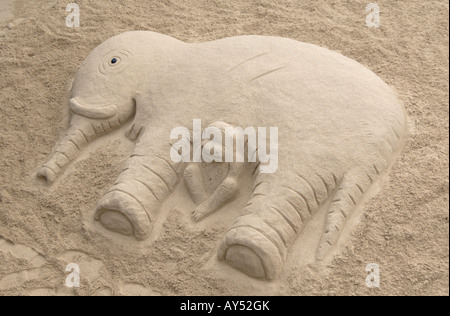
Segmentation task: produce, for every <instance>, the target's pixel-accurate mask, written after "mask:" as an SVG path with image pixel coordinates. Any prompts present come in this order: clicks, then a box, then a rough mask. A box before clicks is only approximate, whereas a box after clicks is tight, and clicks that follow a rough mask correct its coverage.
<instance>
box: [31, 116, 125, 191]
mask: <svg viewBox="0 0 450 316" xmlns="http://www.w3.org/2000/svg"><path fill="white" fill-rule="evenodd" d="M121 123H122V122H120V120H116V121H103V122H102V121H96V120H89V119H86V118H83V117H81V116H78V115H73V117H72V119H71V121H70V127H69V129H68V131H67V134H66V136H65V137H64V138H63V139H62V141H61V142H60V143H59V145H58V146H57V148H56V150H55V151H54V153H53V155H52V156H51V157H50V159H49V160H48V162H47V163H45V164H44V165H43V166H42V168H41V170H39V172H38V177H40V178H44V179H46V180H47V182H49V183H53V182H55V180H56V178H57V177H58V176H59V175H60V174H61V173H62V172H63V170H64V168H65V167H66V166H67V165H68V164H69V163H71V162H72V161H73V160H74V159H75V158H76V157H77V156H78V154H79V153H80V151H81V150H82V149H83V148H84V147H85V146H86V145H87V144H88V143H90V142H91V141H93V140H94V139H96V138H97V137H99V136H101V135H103V134H105V133H106V132H108V131H111V130H113V129H116V128H118V127H119V126H120V125H121Z"/></svg>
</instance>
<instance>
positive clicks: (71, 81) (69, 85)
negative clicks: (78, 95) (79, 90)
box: [67, 77, 75, 92]
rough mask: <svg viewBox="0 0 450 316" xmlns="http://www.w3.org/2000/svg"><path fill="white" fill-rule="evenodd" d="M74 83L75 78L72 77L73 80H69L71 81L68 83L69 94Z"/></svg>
mask: <svg viewBox="0 0 450 316" xmlns="http://www.w3.org/2000/svg"><path fill="white" fill-rule="evenodd" d="M74 82H75V77H72V78H71V79H69V81H67V91H68V92H72V89H73V83H74Z"/></svg>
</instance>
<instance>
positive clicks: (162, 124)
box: [39, 32, 406, 280]
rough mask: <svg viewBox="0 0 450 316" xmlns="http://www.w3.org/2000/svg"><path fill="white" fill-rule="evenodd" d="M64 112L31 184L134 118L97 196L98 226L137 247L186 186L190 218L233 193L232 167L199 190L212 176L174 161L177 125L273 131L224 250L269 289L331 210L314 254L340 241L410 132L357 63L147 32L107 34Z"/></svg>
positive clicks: (308, 48) (273, 45)
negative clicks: (317, 218) (264, 165)
mask: <svg viewBox="0 0 450 316" xmlns="http://www.w3.org/2000/svg"><path fill="white" fill-rule="evenodd" d="M69 107H70V111H71V120H70V128H69V129H68V131H67V135H66V136H65V138H64V139H62V140H61V142H60V144H59V146H57V148H56V150H55V152H54V153H53V154H52V156H51V157H50V159H49V161H48V162H47V163H46V164H45V165H44V166H43V167H42V169H41V170H40V171H39V176H41V177H43V178H45V179H47V181H48V182H54V181H55V180H56V178H57V177H58V175H59V174H61V173H62V172H63V171H64V168H65V167H66V166H67V165H68V164H69V163H70V162H71V161H73V160H74V159H75V158H76V156H77V154H78V153H79V152H80V151H81V150H82V149H83V148H84V147H85V146H86V145H87V144H88V143H89V142H91V141H92V140H94V139H96V138H97V137H99V136H101V135H103V134H105V133H108V132H110V131H112V130H114V129H117V128H119V127H121V126H122V125H124V124H125V123H126V122H127V121H129V120H133V122H132V124H131V127H130V129H129V130H128V132H127V136H128V137H129V138H130V139H132V140H136V147H135V150H134V152H133V154H132V155H131V157H130V158H129V160H128V162H127V166H126V168H125V169H124V170H123V172H122V173H121V174H120V176H119V177H118V179H117V181H116V182H115V184H114V185H113V186H112V187H111V189H110V190H108V191H107V192H106V193H105V195H104V196H103V198H102V199H101V200H100V202H99V204H98V208H97V212H96V219H97V220H98V221H100V222H101V223H102V224H103V226H105V227H106V228H107V229H109V230H111V231H114V232H117V233H121V234H124V235H130V236H134V237H135V238H136V239H138V240H144V239H145V238H146V237H147V236H148V234H149V232H150V231H151V227H152V222H153V221H154V220H155V217H156V216H157V214H158V209H159V207H160V205H161V203H162V202H163V201H164V200H165V199H166V198H167V196H168V195H169V194H170V193H171V191H172V190H173V189H174V187H175V186H176V184H177V183H178V182H179V180H180V178H181V177H183V176H184V177H185V183H186V184H187V187H188V188H189V192H190V193H191V196H192V198H193V200H194V202H195V203H196V204H197V207H196V210H195V212H194V213H195V214H194V219H195V220H201V219H202V218H204V217H205V216H207V215H209V214H211V213H212V212H213V211H214V210H215V209H217V208H218V207H219V206H220V204H223V203H226V202H227V201H229V200H231V199H232V198H233V196H234V194H235V192H236V191H237V190H238V189H239V184H238V181H237V180H236V179H237V178H238V177H239V174H240V171H239V170H240V167H236V166H234V165H233V164H224V165H223V166H222V167H223V170H222V173H221V174H217V176H216V177H211V179H213V178H214V179H213V180H214V181H215V184H214V185H211V187H212V188H213V189H212V190H211V188H210V190H209V192H205V191H204V190H205V186H203V187H202V185H201V184H200V183H201V181H199V180H198V179H199V177H201V175H200V174H201V173H202V172H211V170H213V172H214V170H218V168H216V167H217V166H215V167H213V168H212V169H211V170H210V171H205V170H204V171H201V170H200V171H199V169H198V168H199V167H198V166H193V165H192V164H187V163H173V162H172V161H171V159H170V156H169V152H170V144H169V134H170V131H171V129H172V128H174V127H176V126H191V125H192V120H193V119H194V118H201V119H202V120H203V121H204V122H208V124H211V123H213V122H218V121H221V122H226V124H230V125H232V126H241V127H247V126H255V127H278V129H279V137H278V139H279V140H278V143H279V144H278V146H279V161H278V164H279V165H278V169H277V171H276V172H275V173H261V172H260V169H259V168H255V167H254V166H250V165H251V164H241V167H242V166H244V168H254V174H253V183H254V186H253V194H252V196H251V197H250V199H249V201H248V204H247V206H246V207H245V208H244V209H243V210H242V212H241V215H240V216H239V217H238V218H237V219H236V221H235V223H234V225H232V227H230V229H229V230H228V232H227V233H226V234H225V236H223V239H222V241H221V242H220V248H219V253H218V256H219V258H220V259H223V260H226V261H227V262H228V263H229V264H230V265H231V266H233V267H235V268H237V269H239V270H241V271H243V272H244V273H246V274H248V275H249V276H253V277H258V278H265V279H269V280H270V279H274V278H276V277H277V276H278V275H279V274H280V272H281V270H282V267H283V264H284V262H285V260H286V256H287V254H288V251H289V249H290V247H291V245H292V244H293V242H294V241H295V240H296V237H297V236H298V235H299V233H300V232H301V231H302V228H303V227H304V225H305V224H306V223H307V222H308V220H309V219H310V218H311V217H312V216H314V214H315V213H316V212H317V211H318V210H319V209H320V208H321V207H322V206H324V205H325V204H326V203H327V202H328V203H329V206H328V218H327V222H326V223H324V231H323V232H318V233H322V234H323V236H322V241H321V243H320V246H319V248H318V250H317V257H318V258H319V259H320V258H323V257H324V256H325V255H326V254H327V252H328V251H329V250H330V249H331V248H332V247H333V245H335V244H336V241H337V240H338V238H339V234H340V231H341V230H342V229H343V227H344V225H345V223H346V221H347V218H348V216H349V215H350V214H351V212H352V210H354V209H355V207H356V205H357V204H358V203H360V201H361V200H362V198H363V197H364V195H365V192H367V190H368V189H369V188H370V187H371V185H372V183H373V182H374V181H376V180H377V179H378V178H379V176H380V175H381V174H382V173H383V172H385V171H386V169H387V167H388V165H389V164H390V163H391V162H392V160H393V155H394V152H396V151H397V150H398V149H399V148H400V146H401V144H402V139H403V137H404V135H405V125H406V124H405V120H406V119H405V112H404V108H403V105H402V104H401V103H400V102H399V101H398V99H397V97H396V94H395V93H394V92H393V90H392V89H391V88H390V87H389V86H388V85H387V84H385V83H384V82H383V81H382V80H381V79H380V78H379V77H377V76H376V75H375V74H374V73H372V72H371V71H369V70H368V69H366V68H365V67H363V66H362V65H360V64H359V63H357V62H355V61H353V60H350V59H348V58H346V57H344V56H342V55H340V54H338V53H336V52H332V51H329V50H327V49H324V48H320V47H317V46H314V45H310V44H305V43H301V42H297V41H294V40H290V39H285V38H275V37H260V36H243V37H233V38H227V39H222V40H218V41H213V42H208V43H195V44H188V43H184V42H181V41H178V40H176V39H174V38H171V37H168V36H164V35H161V34H157V33H152V32H128V33H124V34H122V35H119V36H116V37H113V38H111V39H109V40H107V41H105V42H104V43H103V44H101V45H100V46H98V47H97V48H96V49H94V50H93V51H92V52H91V54H90V55H89V56H88V57H87V58H86V60H85V61H84V62H83V63H82V65H81V66H80V68H79V70H78V73H77V75H76V78H75V80H74V83H73V88H72V91H71V95H70V101H69ZM220 124H225V123H220ZM220 124H219V125H220ZM203 166H205V169H206V168H207V167H208V166H207V165H205V164H203ZM245 166H246V167H245ZM206 187H208V186H206ZM202 190H203V191H202ZM326 205H328V204H326Z"/></svg>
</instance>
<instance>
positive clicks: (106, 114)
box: [69, 98, 119, 119]
mask: <svg viewBox="0 0 450 316" xmlns="http://www.w3.org/2000/svg"><path fill="white" fill-rule="evenodd" d="M69 106H70V109H71V110H72V111H73V112H74V113H76V114H78V115H81V116H84V117H86V118H90V119H107V118H111V117H113V116H114V115H115V114H116V113H117V111H118V110H119V108H118V107H117V105H115V104H111V105H104V106H98V107H87V106H84V105H82V104H80V102H78V101H77V100H76V99H75V98H72V99H70V101H69Z"/></svg>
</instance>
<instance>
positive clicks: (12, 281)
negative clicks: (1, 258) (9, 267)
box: [0, 237, 47, 293]
mask: <svg viewBox="0 0 450 316" xmlns="http://www.w3.org/2000/svg"><path fill="white" fill-rule="evenodd" d="M0 252H1V253H2V254H4V255H8V254H9V255H11V256H12V257H14V258H16V259H19V260H26V261H27V262H28V268H26V269H24V270H21V271H14V272H11V273H7V274H6V275H0V293H1V292H2V291H8V290H12V289H14V288H18V287H21V286H23V285H24V284H25V283H26V282H29V281H33V280H37V279H39V277H40V275H42V274H41V268H42V267H43V266H44V265H45V264H46V263H47V261H46V260H45V259H44V257H43V256H42V255H40V254H39V253H38V252H37V251H35V250H33V249H32V248H30V247H27V246H24V245H20V244H14V243H12V242H11V241H9V240H6V239H5V238H1V237H0Z"/></svg>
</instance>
